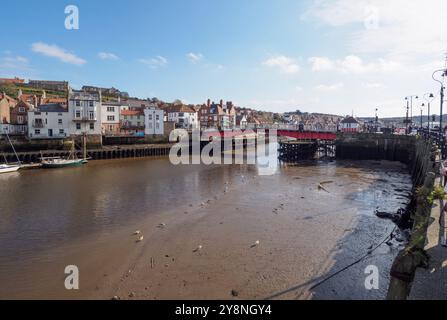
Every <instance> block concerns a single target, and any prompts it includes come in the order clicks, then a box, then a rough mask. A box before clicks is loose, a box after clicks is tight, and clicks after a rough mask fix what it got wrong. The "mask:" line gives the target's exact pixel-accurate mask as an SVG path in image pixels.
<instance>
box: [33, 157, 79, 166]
mask: <svg viewBox="0 0 447 320" xmlns="http://www.w3.org/2000/svg"><path fill="white" fill-rule="evenodd" d="M86 162H87V161H86V160H84V159H62V158H43V159H42V167H43V168H65V167H76V166H81V165H83V164H85V163H86Z"/></svg>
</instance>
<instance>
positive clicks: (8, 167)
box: [0, 133, 22, 174]
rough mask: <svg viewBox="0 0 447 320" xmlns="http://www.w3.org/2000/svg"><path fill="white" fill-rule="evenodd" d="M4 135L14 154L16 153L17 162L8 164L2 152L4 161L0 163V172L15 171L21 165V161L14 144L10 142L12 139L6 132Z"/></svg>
mask: <svg viewBox="0 0 447 320" xmlns="http://www.w3.org/2000/svg"><path fill="white" fill-rule="evenodd" d="M6 137H7V138H8V141H9V144H10V145H11V148H12V150H13V151H14V154H15V155H16V158H17V162H18V163H17V164H9V163H8V161H7V160H6V157H5V155H4V154H3V157H4V158H5V163H4V164H0V174H1V173H10V172H17V171H18V170H19V169H20V168H21V166H22V163H21V162H20V159H19V156H18V155H17V152H16V149H15V148H14V145H13V144H12V141H11V139H10V138H9V135H8V133H6Z"/></svg>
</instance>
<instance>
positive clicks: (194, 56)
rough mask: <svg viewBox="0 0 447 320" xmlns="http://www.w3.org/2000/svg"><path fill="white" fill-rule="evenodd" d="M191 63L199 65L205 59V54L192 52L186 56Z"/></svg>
mask: <svg viewBox="0 0 447 320" xmlns="http://www.w3.org/2000/svg"><path fill="white" fill-rule="evenodd" d="M186 57H187V58H188V59H189V61H190V62H191V63H198V62H200V61H201V60H202V59H203V54H201V53H194V52H190V53H188V54H187V55H186Z"/></svg>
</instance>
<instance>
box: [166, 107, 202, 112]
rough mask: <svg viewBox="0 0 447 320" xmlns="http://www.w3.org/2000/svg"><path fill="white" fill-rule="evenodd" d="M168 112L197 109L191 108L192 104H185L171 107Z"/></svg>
mask: <svg viewBox="0 0 447 320" xmlns="http://www.w3.org/2000/svg"><path fill="white" fill-rule="evenodd" d="M167 112H168V113H171V112H184V113H196V111H195V110H194V109H193V108H191V107H190V106H185V105H178V106H172V107H169V108H168V109H167Z"/></svg>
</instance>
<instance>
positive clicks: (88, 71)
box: [0, 0, 447, 116]
mask: <svg viewBox="0 0 447 320" xmlns="http://www.w3.org/2000/svg"><path fill="white" fill-rule="evenodd" d="M389 2H390V1H382V0H371V1H369V0H333V1H325V0H320V1H297V0H275V1H273V0H226V1H220V0H215V1H210V0H190V1H180V0H176V1H174V0H168V1H166V0H164V1H149V0H146V1H143V0H128V1H124V0H120V1H118V0H114V1H110V0H109V1H105V0H95V1H71V2H65V1H60V0H42V1H26V2H17V1H15V2H13V1H8V2H6V3H3V4H2V11H3V12H7V14H3V15H2V19H1V20H0V28H1V30H7V32H2V42H1V44H0V77H10V76H16V75H17V76H20V77H24V78H26V79H29V78H32V79H36V78H38V79H55V80H69V81H70V82H71V84H72V85H73V86H74V87H80V86H82V85H84V84H85V85H97V86H104V87H110V86H114V87H117V88H119V89H121V90H124V91H128V92H129V93H130V94H131V95H133V96H139V97H142V98H144V97H158V98H160V99H163V100H166V101H172V100H174V99H181V100H183V101H185V102H188V103H203V102H204V101H206V99H207V98H208V97H209V98H211V99H213V100H219V99H220V98H223V99H225V100H233V101H234V102H235V103H236V104H237V105H240V106H249V107H254V108H259V109H263V110H269V111H276V112H284V111H291V110H295V109H297V108H299V109H301V110H304V111H311V112H328V113H336V114H351V113H352V112H354V114H355V115H359V116H371V115H372V114H373V113H374V109H375V108H376V107H379V110H380V111H379V114H381V115H383V116H391V115H402V114H403V112H404V109H403V105H404V102H403V97H405V96H406V95H410V94H419V95H422V94H423V93H425V92H428V91H435V90H436V83H435V82H433V80H431V72H432V70H434V69H436V68H438V67H442V66H443V60H444V56H443V55H444V53H445V52H447V45H446V44H447V41H446V40H447V39H446V35H445V32H441V31H438V30H447V26H446V25H445V24H446V21H447V19H446V17H445V13H443V12H447V8H446V4H445V1H442V0H431V1H429V2H432V3H431V4H428V3H427V1H425V2H422V1H418V0H415V1H414V3H413V4H412V5H408V4H407V2H405V1H402V0H395V1H393V3H392V4H389ZM424 3H425V4H424ZM70 4H72V5H76V6H77V7H78V8H79V24H80V25H79V26H80V28H79V30H66V29H65V27H64V21H65V17H66V14H65V13H64V9H65V7H66V6H67V5H70ZM403 4H407V5H406V6H404V5H403ZM432 7H433V8H434V7H436V8H438V9H436V10H434V9H429V10H427V9H426V8H432ZM422 8H425V9H424V10H421V9H422ZM442 8H444V9H445V10H443V9H442ZM421 12H424V14H422V13H421ZM402 17H406V18H402ZM438 20H439V21H438ZM423 21H426V22H423ZM433 21H438V22H433ZM11 26H14V27H13V28H11Z"/></svg>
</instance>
